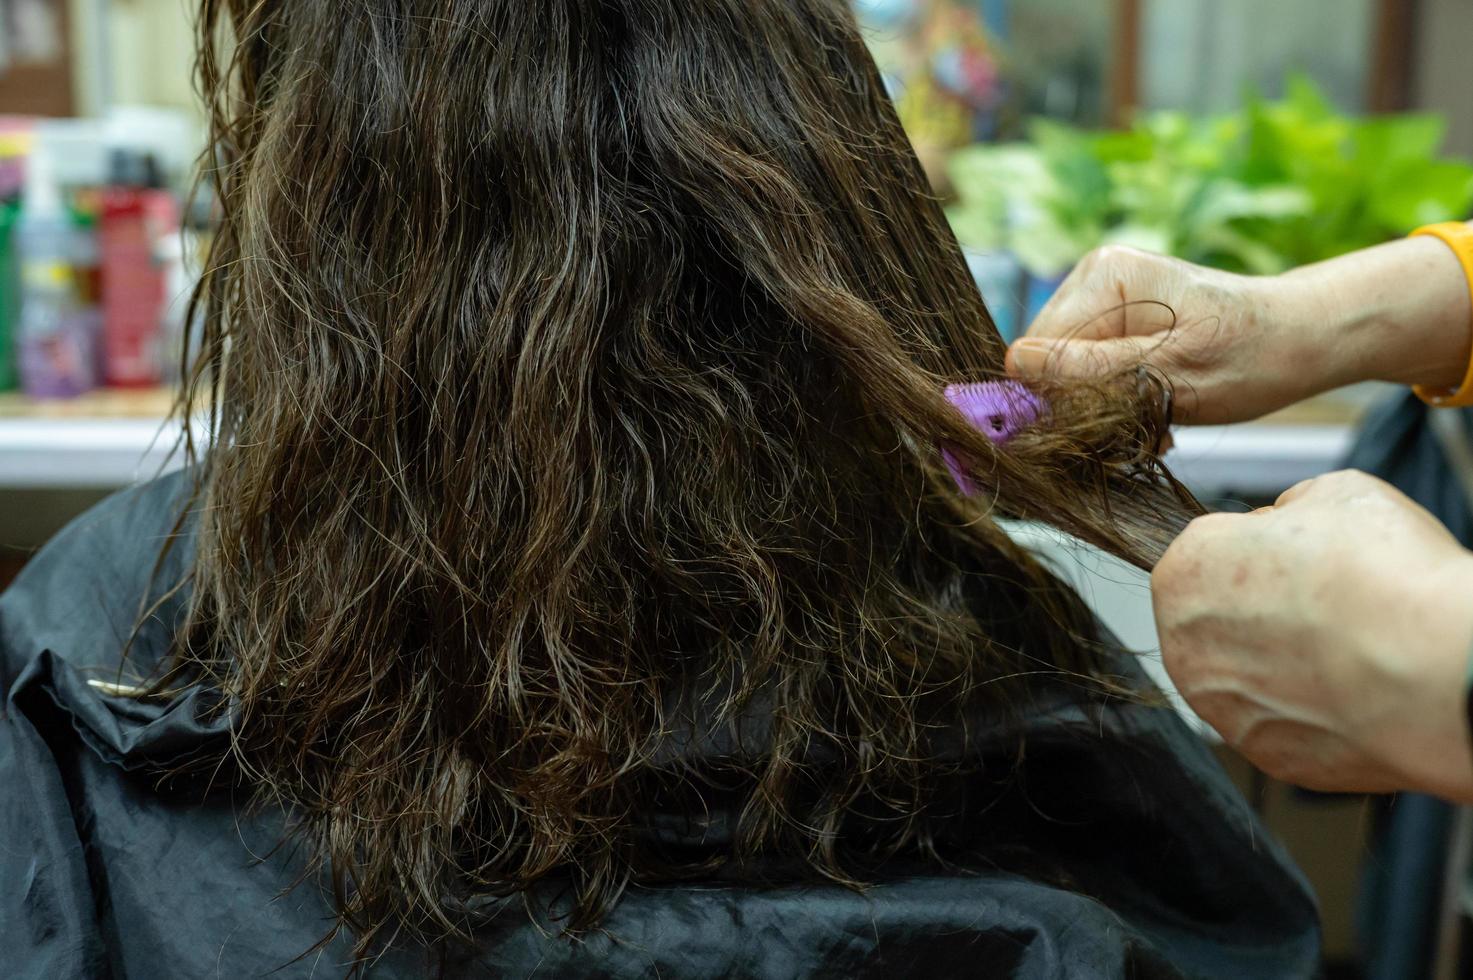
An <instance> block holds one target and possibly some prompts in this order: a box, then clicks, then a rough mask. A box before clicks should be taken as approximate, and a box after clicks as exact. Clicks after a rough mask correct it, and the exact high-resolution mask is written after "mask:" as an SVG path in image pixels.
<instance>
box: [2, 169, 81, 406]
mask: <svg viewBox="0 0 1473 980" xmlns="http://www.w3.org/2000/svg"><path fill="white" fill-rule="evenodd" d="M80 234H81V231H80V229H78V228H77V227H76V225H75V223H74V222H73V221H72V218H71V215H69V214H68V213H67V210H66V208H65V207H64V206H63V205H62V201H61V192H60V190H59V189H58V188H57V186H56V183H55V182H54V181H53V180H52V175H51V170H50V166H49V161H48V160H47V158H46V156H45V153H44V151H43V150H42V149H41V148H39V147H38V148H37V151H36V153H35V154H34V155H33V156H32V157H31V159H30V161H29V162H28V172H27V174H26V194H25V199H24V206H23V208H22V211H21V215H20V220H19V221H18V222H17V224H16V226H15V251H16V260H17V264H18V266H19V268H20V286H21V288H20V316H19V319H18V321H17V323H16V331H15V339H16V348H17V350H16V353H17V355H18V356H17V362H18V364H17V366H18V367H19V369H20V381H21V388H22V389H23V390H24V391H25V392H26V394H28V395H30V396H32V397H34V398H74V397H76V396H77V395H81V394H83V393H85V392H88V391H91V390H92V389H93V388H96V387H97V338H98V334H99V331H100V330H101V322H100V319H99V314H98V311H97V310H96V309H95V308H91V307H88V306H86V305H85V304H83V302H82V300H81V297H80V295H79V292H78V289H77V282H76V274H77V273H76V259H77V253H78V241H77V239H78V236H79V235H80Z"/></svg>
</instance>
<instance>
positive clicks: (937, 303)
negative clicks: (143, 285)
mask: <svg viewBox="0 0 1473 980" xmlns="http://www.w3.org/2000/svg"><path fill="white" fill-rule="evenodd" d="M200 37H201V53H200V59H199V77H200V81H201V83H202V87H203V90H204V94H205V96H206V99H207V103H208V108H209V112H210V117H211V121H212V135H213V140H212V143H213V148H212V151H211V155H210V157H209V160H210V161H211V162H210V168H209V169H210V170H211V171H212V176H213V178H214V180H215V182H216V183H217V184H218V186H219V189H220V196H221V201H222V208H223V224H222V226H221V228H220V231H219V235H218V239H217V243H216V246H215V248H214V251H213V256H212V259H211V263H210V267H209V270H208V273H207V275H206V276H205V279H204V282H203V285H202V287H201V289H200V292H199V294H198V296H197V302H198V303H199V305H200V308H201V310H202V313H203V322H204V331H203V339H202V341H201V343H200V345H199V347H198V349H197V351H196V352H195V353H196V354H197V355H198V356H197V358H196V359H195V360H194V361H193V370H192V373H191V374H190V376H189V382H188V384H187V386H186V390H185V395H184V397H183V399H182V409H183V410H184V411H185V412H186V414H187V415H192V414H194V413H196V412H198V411H200V410H201V409H204V408H208V409H209V410H210V412H211V413H212V414H211V416H210V417H211V419H212V424H213V426H214V432H213V433H212V436H211V438H210V439H209V440H206V439H204V438H201V439H200V440H199V442H200V444H201V445H203V444H204V443H205V442H207V441H208V442H212V444H213V447H214V448H213V449H212V450H211V451H209V452H204V451H202V450H201V451H198V452H196V451H195V447H194V446H193V445H192V446H191V452H192V453H194V455H195V456H196V457H197V465H196V467H195V474H196V477H197V480H198V483H197V486H196V488H195V494H196V503H197V508H196V509H197V510H198V511H199V512H200V514H201V515H202V516H201V518H200V522H199V526H198V532H197V534H198V556H197V561H196V563H195V566H194V570H193V572H192V579H191V582H190V586H191V589H192V596H193V598H192V603H191V605H192V609H191V616H190V621H189V628H188V630H187V631H186V633H185V634H184V636H183V637H182V642H181V644H180V649H179V657H178V663H179V664H180V665H181V666H182V667H183V668H185V669H188V670H189V671H192V672H194V673H196V674H198V675H202V676H203V677H204V678H205V679H207V680H209V681H210V682H212V683H215V684H218V685H219V686H220V687H221V689H222V690H223V691H224V692H225V694H226V695H227V696H228V698H229V702H230V704H231V705H232V707H233V709H234V710H235V711H236V712H237V713H238V714H237V719H238V720H237V725H236V729H237V734H236V740H235V741H236V749H237V754H238V756H239V758H240V759H241V760H242V762H243V763H244V765H245V766H246V767H247V772H248V773H249V775H250V778H251V779H252V781H253V782H254V783H255V784H256V785H257V786H258V787H259V788H260V790H261V793H262V799H263V800H267V801H271V802H277V803H281V804H284V805H285V806H286V807H287V808H288V809H289V811H290V812H291V813H292V814H293V816H294V817H295V819H296V820H297V821H298V826H299V827H300V830H299V833H300V835H301V839H302V840H305V841H306V842H308V844H309V845H310V850H311V853H312V854H313V855H314V856H315V858H316V861H317V865H318V866H320V867H323V868H325V869H327V871H328V873H329V875H330V879H331V881H332V882H333V886H334V890H335V892H336V898H337V903H338V909H339V911H340V913H341V916H342V921H343V922H344V923H346V924H347V925H348V926H349V927H351V928H352V929H353V930H354V931H355V933H356V934H357V935H358V937H359V939H360V950H361V951H366V950H368V949H369V948H371V947H372V945H373V944H374V942H375V939H376V938H377V939H382V938H384V936H386V935H387V934H386V933H384V932H383V930H385V929H386V928H388V929H393V928H398V927H399V926H401V925H408V926H409V927H410V928H412V929H415V930H427V931H429V932H432V933H441V934H443V933H451V932H457V931H462V930H464V929H466V928H467V920H466V918H465V916H464V915H462V914H461V912H460V911H458V910H459V909H460V908H462V904H463V903H462V899H464V898H465V897H466V896H469V895H474V894H478V893H500V894H508V893H513V892H517V891H520V890H524V889H526V888H528V887H529V886H531V885H533V884H534V883H536V882H538V881H539V880H541V879H543V878H545V877H547V876H549V875H558V876H563V878H564V879H565V880H567V881H568V882H570V887H571V889H572V893H573V896H574V897H573V901H572V903H571V907H572V912H571V925H573V926H575V927H581V926H586V925H588V924H590V923H592V922H594V921H596V919H597V918H598V916H599V915H600V914H601V913H602V912H604V911H606V910H607V908H608V907H609V905H610V903H612V902H613V901H616V900H617V898H618V895H619V893H620V891H621V889H623V888H624V887H625V886H626V884H627V883H628V882H630V881H631V880H640V879H644V878H661V877H665V876H668V875H675V874H681V873H694V872H697V871H700V872H711V871H714V870H716V868H717V866H724V867H725V868H726V869H727V870H728V871H731V869H733V868H735V869H740V868H741V867H743V866H745V865H746V864H747V863H750V862H753V861H755V860H756V859H757V858H759V857H764V858H765V857H768V856H772V855H777V856H780V857H787V858H790V859H793V860H794V861H796V862H797V863H798V864H799V865H801V866H802V867H805V868H808V869H809V873H813V874H818V875H822V876H827V877H829V878H832V879H838V880H851V879H852V877H853V871H852V866H851V864H850V863H849V857H848V856H847V855H848V853H849V852H848V851H846V846H845V844H844V841H845V839H846V836H847V835H849V834H850V831H851V830H852V829H853V826H854V825H855V824H856V823H861V822H867V823H868V825H870V826H871V827H872V829H873V828H875V827H878V828H880V831H877V832H875V833H870V834H868V836H865V835H860V836H862V837H864V839H865V840H867V841H868V843H867V844H866V845H865V846H866V847H867V848H869V849H870V850H871V851H873V850H874V849H876V848H880V849H895V848H906V847H917V848H921V849H924V847H925V844H926V839H927V831H926V815H927V805H928V792H929V789H928V787H930V786H931V777H932V775H933V774H934V773H935V772H937V771H939V770H940V769H941V768H942V767H943V765H944V764H943V763H942V761H941V757H942V756H943V755H945V754H946V752H945V751H944V750H943V749H942V748H941V747H940V742H941V740H940V739H939V738H938V737H937V733H938V732H940V731H943V730H947V731H950V730H952V729H954V728H955V724H956V721H957V719H958V718H960V717H961V716H962V714H963V713H964V712H966V711H969V710H972V709H975V708H978V707H980V708H982V709H983V710H984V712H985V711H993V712H995V713H996V714H998V715H999V716H1001V715H1002V714H1005V713H1006V712H1008V711H1009V710H1011V711H1014V712H1016V711H1017V709H1018V706H1019V705H1020V704H1024V703H1026V699H1027V694H1028V691H1029V690H1030V688H1031V687H1032V686H1033V685H1036V684H1037V683H1039V682H1040V681H1039V678H1041V677H1045V676H1050V675H1056V676H1061V677H1098V676H1099V675H1100V673H1101V670H1100V660H1099V659H1098V653H1097V651H1096V648H1095V647H1094V645H1093V639H1094V638H1093V636H1092V635H1091V632H1092V627H1091V626H1090V621H1089V619H1088V617H1087V615H1085V614H1084V613H1083V612H1082V610H1081V607H1080V606H1079V603H1078V600H1077V599H1076V598H1075V597H1074V596H1073V595H1072V594H1071V593H1070V592H1069V591H1068V590H1067V589H1065V588H1064V587H1063V586H1061V585H1060V584H1058V583H1057V582H1056V581H1055V580H1054V579H1053V578H1052V577H1051V576H1050V575H1049V574H1047V573H1046V572H1045V571H1044V570H1043V569H1042V568H1040V567H1039V566H1038V565H1037V564H1036V563H1035V562H1034V561H1033V560H1032V559H1031V558H1030V557H1029V556H1028V555H1027V554H1026V553H1025V552H1023V551H1021V550H1020V549H1019V548H1018V547H1016V546H1015V545H1014V544H1013V543H1012V542H1011V541H1010V539H1009V538H1008V536H1007V535H1006V534H1005V533H1004V532H1003V531H1002V530H1001V529H1000V528H999V526H998V524H997V523H996V521H995V518H997V517H998V516H1011V517H1021V518H1031V519H1037V520H1041V521H1045V522H1048V523H1050V524H1053V525H1055V526H1057V527H1059V528H1062V529H1064V530H1066V531H1069V532H1072V533H1074V534H1076V535H1078V536H1080V537H1082V538H1084V539H1086V540H1088V541H1091V542H1093V543H1095V544H1097V545H1100V546H1102V547H1104V548H1105V549H1107V550H1109V551H1111V552H1113V553H1115V554H1118V555H1122V556H1125V557H1126V558H1128V559H1130V560H1132V561H1134V562H1136V563H1138V564H1142V565H1148V564H1149V563H1150V562H1151V561H1152V560H1153V559H1154V557H1155V556H1156V555H1157V554H1158V552H1159V551H1160V549H1161V548H1162V547H1163V546H1164V544H1165V543H1166V542H1167V541H1168V540H1169V538H1170V536H1171V535H1172V533H1173V532H1174V531H1175V530H1176V529H1177V528H1178V527H1179V525H1180V523H1181V522H1182V520H1183V519H1184V518H1185V516H1186V515H1187V514H1188V513H1189V510H1190V507H1191V503H1190V500H1189V499H1188V498H1187V497H1186V496H1185V495H1184V493H1182V492H1181V491H1180V488H1179V487H1177V485H1176V484H1175V483H1174V482H1173V481H1172V480H1171V479H1170V478H1169V476H1167V475H1166V474H1165V473H1164V471H1163V470H1162V469H1161V467H1160V464H1159V461H1158V460H1157V459H1156V457H1155V455H1154V449H1155V447H1156V446H1158V445H1159V444H1160V439H1161V437H1162V435H1163V433H1164V432H1165V426H1166V417H1165V414H1164V406H1163V404H1162V399H1161V389H1160V386H1159V385H1157V384H1155V383H1151V382H1150V381H1149V379H1147V383H1144V384H1142V383H1140V379H1137V378H1135V377H1131V378H1124V379H1120V380H1119V381H1117V382H1113V383H1109V384H1105V385H1102V386H1098V387H1091V388H1061V389H1056V390H1049V391H1045V392H1044V393H1043V394H1044V395H1045V397H1046V398H1047V399H1048V400H1049V403H1050V405H1051V412H1050V414H1049V416H1048V418H1047V420H1046V421H1045V422H1044V423H1043V424H1041V425H1039V426H1036V427H1035V428H1034V429H1032V430H1030V431H1028V432H1026V433H1024V434H1023V435H1021V436H1020V437H1018V438H1017V439H1016V440H1014V441H1013V442H1012V443H1010V444H1009V445H1008V446H1006V447H1005V448H1004V449H1002V450H998V449H995V448H994V447H993V445H992V444H991V443H990V442H989V441H988V440H987V439H986V438H984V437H982V436H981V435H979V434H977V433H975V432H973V431H972V430H971V429H969V428H968V427H966V426H965V425H964V424H963V422H962V420H961V419H960V417H959V416H958V415H957V414H956V413H955V412H954V411H953V410H952V409H951V408H949V406H948V404H947V403H946V401H945V400H944V399H943V397H942V390H943V387H944V386H945V385H946V384H947V383H948V382H953V381H959V380H980V379H985V378H989V377H996V376H998V375H1000V373H1001V370H1002V359H1003V353H1004V348H1003V344H1002V343H1001V341H1000V340H999V337H998V335H997V333H996V331H995V330H994V328H993V326H992V322H991V320H990V318H989V316H988V314H987V311H986V309H985V308H984V306H983V304H982V301H981V300H980V298H979V296H978V293H977V290H976V288H975V286H974V284H973V282H972V280H971V279H970V277H969V275H968V272H967V268H966V265H965V263H964V261H963V258H962V255H961V253H960V251H959V250H958V247H957V244H956V242H955V240H954V238H953V237H952V235H951V232H950V231H949V230H948V228H947V225H946V223H945V221H944V219H943V217H942V213H941V209H940V208H939V206H938V204H937V202H936V201H935V200H934V199H933V197H932V196H931V195H930V193H929V191H928V187H927V184H926V181H925V178H924V176H923V174H922V171H921V168H920V167H919V166H918V164H917V161H916V158H915V156H914V154H913V153H912V151H911V148H910V145H909V143H908V141H907V140H906V138H905V135H904V134H903V133H902V131H901V129H900V126H899V125H898V123H897V121H896V117H895V113H894V111H893V110H892V107H891V104H890V102H889V101H888V99H887V97H886V94H885V91H884V89H883V87H882V83H881V80H880V79H879V77H878V75H877V73H876V70H875V67H874V65H873V63H872V62H871V59H870V57H869V55H868V54H867V52H866V48H865V46H864V44H863V41H862V39H861V37H860V35H859V33H858V31H857V29H856V26H855V23H854V21H853V19H852V16H851V14H850V13H849V12H848V10H847V7H846V4H845V3H844V2H843V0H435V2H431V0H202V16H201V20H200ZM942 442H947V443H952V444H954V445H956V446H957V447H959V448H960V449H961V450H962V451H963V452H964V454H965V455H966V456H967V458H969V459H970V460H971V463H972V466H973V469H974V476H975V479H976V481H977V482H978V484H979V485H980V486H981V487H982V488H983V492H982V493H981V494H979V495H978V496H977V497H975V498H973V499H967V498H964V497H963V496H962V495H961V494H959V493H958V491H957V489H956V487H955V486H954V484H953V483H952V481H951V480H950V479H949V478H948V477H947V475H946V473H945V470H944V469H943V468H942V467H941V466H940V465H939V458H938V452H937V445H938V443H942ZM1081 696H1084V695H1081ZM737 719H748V720H750V719H756V721H755V722H754V723H753V725H749V726H747V728H746V729H745V731H746V734H744V735H743V736H741V738H739V739H738V742H739V743H740V747H739V748H735V749H731V750H730V751H728V752H727V753H726V755H727V756H728V757H729V758H726V759H725V761H724V763H723V764H724V765H727V766H730V767H733V768H735V769H736V770H739V771H740V774H741V776H742V778H743V780H744V782H743V783H742V786H743V787H744V788H743V790H742V793H741V797H742V801H743V802H742V805H741V808H740V819H739V823H738V828H737V831H736V833H735V835H734V838H733V843H732V844H731V846H730V848H728V849H726V851H724V852H723V853H722V854H720V855H717V856H716V857H714V858H712V857H711V856H709V855H708V856H706V857H705V858H703V859H702V862H703V863H701V864H700V865H699V867H695V866H693V865H690V864H689V863H687V864H686V865H682V864H681V862H680V861H679V860H672V859H671V857H670V855H668V854H661V853H657V848H656V847H655V846H654V845H652V844H650V843H649V840H648V835H647V834H643V833H642V832H641V829H640V828H641V814H642V812H643V810H642V807H643V804H644V802H645V800H646V797H644V796H643V795H642V794H644V793H646V792H648V790H649V786H650V785H651V783H650V780H651V779H654V780H655V782H656V783H659V780H660V779H661V778H663V777H664V776H666V775H668V776H669V777H670V779H671V780H675V781H679V780H681V779H693V778H695V777H694V776H692V775H691V772H692V771H693V770H694V768H695V766H696V763H695V762H693V761H692V759H691V755H692V752H694V751H695V750H694V749H691V746H692V745H697V744H700V743H701V740H702V737H703V733H705V734H706V735H709V734H710V733H713V732H717V731H720V730H724V726H730V725H731V724H733V723H734V722H735V721H736V720H737ZM692 731H694V733H695V737H694V738H691V737H687V736H690V735H691V733H692ZM752 732H756V734H755V735H753V734H752ZM681 733H685V734H684V735H682V734H681ZM708 741H709V739H708ZM682 746H684V748H682ZM660 785H668V784H666V783H660ZM698 795H699V794H698ZM860 814H863V815H864V816H860ZM881 831H882V832H881ZM886 852H887V853H888V850H887V851H886Z"/></svg>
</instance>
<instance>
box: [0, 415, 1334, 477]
mask: <svg viewBox="0 0 1473 980" xmlns="http://www.w3.org/2000/svg"><path fill="white" fill-rule="evenodd" d="M178 437H179V427H178V426H177V425H175V424H172V423H164V422H161V421H159V420H158V419H154V418H135V419H117V418H27V417H0V490H3V489H13V488H46V487H56V488H86V489H105V488H108V487H122V486H126V485H128V484H130V483H133V482H135V481H137V480H140V479H147V478H149V477H152V476H155V475H157V474H158V473H160V472H162V471H166V470H168V469H170V468H173V467H175V466H177V465H178V460H179V454H178V453H177V452H174V448H175V443H176V441H177V439H178ZM1175 438H1176V448H1175V449H1174V450H1173V451H1172V452H1171V454H1170V455H1169V456H1168V457H1167V459H1168V461H1169V462H1170V464H1171V466H1172V469H1173V470H1174V471H1175V472H1176V474H1177V475H1178V476H1179V477H1181V479H1182V480H1183V482H1185V483H1187V484H1188V485H1189V486H1192V487H1193V488H1195V489H1198V490H1200V491H1202V492H1203V493H1206V494H1213V493H1222V492H1225V491H1237V492H1240V493H1246V494H1258V495H1269V496H1271V495H1274V494H1277V493H1278V492H1280V491H1282V490H1284V489H1286V488H1288V487H1290V486H1293V485H1294V484H1295V483H1298V482H1299V481H1300V480H1303V479H1307V478H1309V477H1312V476H1315V475H1317V474H1320V473H1324V472H1327V471H1329V470H1331V469H1333V468H1335V467H1336V466H1337V465H1339V462H1340V460H1341V459H1343V458H1344V456H1345V453H1346V451H1347V450H1348V449H1349V448H1350V442H1351V438H1352V431H1351V429H1350V428H1349V427H1348V426H1344V425H1283V424H1277V423H1275V424H1248V425H1238V426H1202V427H1198V428H1179V429H1177V430H1176V433H1175Z"/></svg>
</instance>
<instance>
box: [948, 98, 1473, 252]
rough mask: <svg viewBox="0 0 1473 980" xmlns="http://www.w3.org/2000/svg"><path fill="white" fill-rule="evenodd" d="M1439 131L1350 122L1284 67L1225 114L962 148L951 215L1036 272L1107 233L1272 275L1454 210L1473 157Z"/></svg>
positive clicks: (975, 237) (1465, 193)
mask: <svg viewBox="0 0 1473 980" xmlns="http://www.w3.org/2000/svg"><path fill="white" fill-rule="evenodd" d="M1443 137H1444V124H1443V121H1442V119H1441V118H1440V117H1438V116H1435V115H1425V114H1408V115H1398V116H1382V117H1370V118H1362V119H1357V118H1352V117H1349V116H1346V115H1343V114H1341V113H1338V112H1337V111H1336V110H1335V109H1334V108H1333V107H1331V106H1330V105H1329V104H1328V103H1327V102H1326V101H1325V99H1324V98H1323V97H1322V96H1321V94H1320V93H1319V91H1318V90H1317V89H1316V88H1315V86H1314V85H1313V83H1311V82H1309V81H1308V80H1307V79H1304V78H1295V79H1293V80H1291V82H1290V84H1289V87H1288V93H1287V95H1286V97H1285V98H1284V99H1282V100H1279V101H1275V102H1268V101H1265V100H1262V99H1260V98H1257V97H1252V98H1249V99H1248V100H1247V102H1246V104H1245V105H1244V107H1243V108H1242V109H1241V110H1240V111H1238V112H1236V113H1233V114H1230V115H1226V116H1221V117H1215V118H1208V119H1198V118H1193V117H1191V116H1188V115H1186V114H1184V113H1179V112H1156V113H1150V114H1146V115H1143V116H1142V117H1141V118H1140V119H1139V120H1137V122H1136V124H1135V125H1134V126H1132V127H1131V128H1129V129H1127V130H1124V131H1119V132H1088V131H1082V130H1078V129H1075V128H1072V127H1069V126H1065V125H1062V124H1059V123H1055V122H1048V121H1042V120H1040V121H1036V122H1035V123H1034V124H1033V125H1032V127H1031V129H1030V138H1029V139H1028V140H1027V141H1026V142H1022V143H1012V144H1001V145H979V146H973V147H969V148H967V149H965V150H962V151H960V152H959V153H957V154H956V155H955V156H954V157H953V159H952V163H951V177H952V180H953V182H954V184H955V187H956V189H957V192H958V200H957V202H956V203H955V205H954V206H953V207H952V208H951V209H950V215H951V218H952V222H953V225H954V227H955V229H956V232H957V235H958V237H959V238H960V239H961V241H962V243H963V244H964V245H966V246H968V247H970V248H974V249H981V250H993V249H998V248H1005V249H1008V250H1011V251H1013V252H1014V253H1016V254H1017V256H1018V258H1019V260H1020V261H1021V262H1022V263H1023V265H1024V266H1025V267H1026V268H1028V270H1029V271H1030V272H1031V273H1033V274H1034V275H1035V276H1038V277H1040V278H1051V277H1054V276H1056V275H1058V274H1059V273H1061V272H1063V271H1066V270H1067V269H1068V268H1069V267H1070V266H1071V265H1073V263H1074V262H1076V261H1078V259H1079V258H1081V257H1082V256H1083V255H1084V254H1085V253H1086V252H1088V251H1089V250H1090V249H1092V248H1094V247H1096V246H1098V245H1102V244H1107V243H1110V242H1121V243H1126V244H1132V245H1137V246H1139V247H1142V248H1148V249H1151V250H1153V251H1158V252H1163V253H1167V254H1171V255H1177V256H1180V257H1182V258H1185V259H1189V260H1191V261H1194V262H1201V263H1205V264H1209V265H1214V266H1218V267H1220V268H1226V269H1232V270H1236V271H1245V272H1254V273H1272V272H1277V271H1281V270H1283V269H1286V268H1290V267H1293V266H1296V265H1301V264H1304V263H1307V262H1314V261H1318V260H1320V259H1324V258H1329V257H1331V256H1334V255H1339V254H1342V253H1344V252H1347V251H1350V250H1352V249H1356V248H1361V247H1364V246H1367V245H1372V244H1375V243H1377V242H1381V241H1385V240H1388V239H1390V238H1394V237H1397V236H1399V235H1403V234H1405V233H1406V232H1408V231H1410V230H1412V229H1413V228H1415V227H1417V226H1418V225H1421V224H1425V223H1428V222H1432V221H1442V220H1450V219H1454V218H1461V217H1465V216H1466V215H1467V213H1468V209H1469V206H1470V204H1473V167H1469V166H1468V165H1467V164H1465V163H1462V162H1457V161H1452V160H1447V159H1443V158H1441V157H1439V155H1438V150H1439V148H1440V146H1441V145H1442V141H1443Z"/></svg>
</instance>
